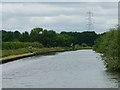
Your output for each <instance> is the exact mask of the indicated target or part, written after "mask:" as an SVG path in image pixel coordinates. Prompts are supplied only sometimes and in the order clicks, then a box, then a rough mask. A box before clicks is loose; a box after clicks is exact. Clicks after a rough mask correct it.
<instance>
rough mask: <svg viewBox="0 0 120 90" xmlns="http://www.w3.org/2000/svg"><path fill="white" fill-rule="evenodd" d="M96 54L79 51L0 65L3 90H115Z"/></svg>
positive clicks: (114, 81)
mask: <svg viewBox="0 0 120 90" xmlns="http://www.w3.org/2000/svg"><path fill="white" fill-rule="evenodd" d="M117 77H118V76H117V74H112V73H109V72H106V69H105V67H104V64H103V62H102V60H101V58H100V55H99V54H98V53H95V52H94V51H92V50H78V51H67V52H60V53H54V54H51V55H45V56H40V55H39V56H33V57H28V58H24V59H20V60H17V61H13V62H9V63H6V64H3V65H2V87H3V88H117V87H118V81H117V80H118V79H117Z"/></svg>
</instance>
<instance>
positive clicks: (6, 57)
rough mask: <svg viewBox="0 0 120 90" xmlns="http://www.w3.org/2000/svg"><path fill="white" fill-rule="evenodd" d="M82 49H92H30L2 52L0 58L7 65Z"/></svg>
mask: <svg viewBox="0 0 120 90" xmlns="http://www.w3.org/2000/svg"><path fill="white" fill-rule="evenodd" d="M80 49H91V47H81V48H72V47H54V48H32V50H31V51H32V52H31V51H30V50H29V48H21V49H13V50H1V51H0V52H2V58H0V62H2V63H6V62H10V61H14V60H17V59H21V58H25V57H30V56H34V55H44V54H48V53H53V52H63V51H71V50H80Z"/></svg>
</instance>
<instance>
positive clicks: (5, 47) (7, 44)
mask: <svg viewBox="0 0 120 90" xmlns="http://www.w3.org/2000/svg"><path fill="white" fill-rule="evenodd" d="M30 46H31V47H33V48H42V47H43V45H42V44H40V43H38V42H3V43H2V49H3V50H8V49H19V48H27V47H30Z"/></svg>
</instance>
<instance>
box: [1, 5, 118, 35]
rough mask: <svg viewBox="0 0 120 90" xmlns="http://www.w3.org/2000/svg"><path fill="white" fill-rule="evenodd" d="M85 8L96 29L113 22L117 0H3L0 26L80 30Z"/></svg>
mask: <svg viewBox="0 0 120 90" xmlns="http://www.w3.org/2000/svg"><path fill="white" fill-rule="evenodd" d="M89 9H90V10H91V11H93V13H94V19H95V25H96V26H95V28H96V32H98V33H99V32H104V31H106V30H105V29H106V27H107V28H108V27H113V26H115V25H116V24H117V15H118V12H117V11H118V10H117V3H3V11H2V13H3V29H8V30H16V29H19V30H21V31H25V30H28V31H30V29H32V28H34V27H44V28H49V29H55V30H56V31H58V32H59V31H62V30H66V31H72V30H73V31H77V30H78V31H83V30H85V29H86V28H85V27H86V23H87V21H86V17H87V14H86V12H87V11H89ZM101 26H102V27H101ZM99 29H101V31H100V30H99Z"/></svg>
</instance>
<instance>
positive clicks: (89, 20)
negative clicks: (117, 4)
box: [87, 11, 94, 31]
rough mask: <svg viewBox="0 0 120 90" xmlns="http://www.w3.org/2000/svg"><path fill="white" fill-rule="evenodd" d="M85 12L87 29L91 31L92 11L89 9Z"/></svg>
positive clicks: (92, 26)
mask: <svg viewBox="0 0 120 90" xmlns="http://www.w3.org/2000/svg"><path fill="white" fill-rule="evenodd" d="M87 14H88V18H87V19H88V23H87V30H89V31H92V30H93V29H94V22H93V13H92V12H91V11H89V12H87Z"/></svg>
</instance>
